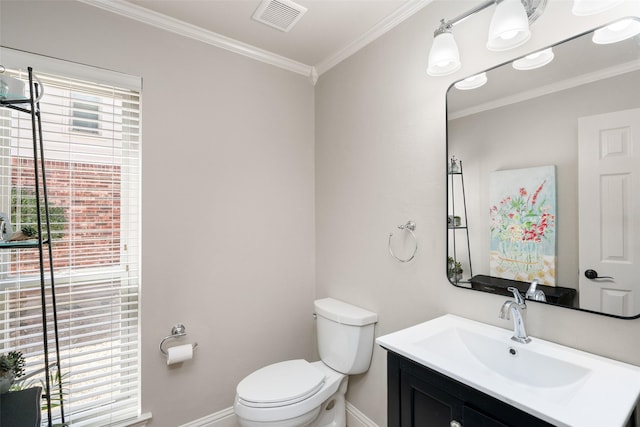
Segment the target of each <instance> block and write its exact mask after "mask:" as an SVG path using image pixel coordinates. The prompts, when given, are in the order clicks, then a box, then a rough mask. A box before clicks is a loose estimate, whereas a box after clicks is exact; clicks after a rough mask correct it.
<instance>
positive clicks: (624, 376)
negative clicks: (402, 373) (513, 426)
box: [376, 315, 640, 427]
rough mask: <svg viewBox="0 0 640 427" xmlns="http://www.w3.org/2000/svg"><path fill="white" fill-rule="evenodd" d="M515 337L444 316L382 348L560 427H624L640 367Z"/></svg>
mask: <svg viewBox="0 0 640 427" xmlns="http://www.w3.org/2000/svg"><path fill="white" fill-rule="evenodd" d="M512 332H513V331H511V330H506V329H502V328H498V327H495V326H491V325H487V324H484V323H480V322H475V321H472V320H468V319H464V318H462V317H458V316H454V315H445V316H442V317H439V318H437V319H434V320H431V321H429V322H425V323H422V324H419V325H416V326H413V327H410V328H407V329H404V330H401V331H398V332H395V333H392V334H389V335H385V336H382V337H379V338H378V339H377V340H376V342H377V343H378V344H379V345H380V346H382V347H384V348H386V349H387V350H390V351H393V352H395V353H397V354H400V355H402V356H404V357H406V358H408V359H411V360H413V361H414V362H417V363H420V364H422V365H424V366H426V367H428V368H431V369H433V370H435V371H438V372H440V373H442V374H444V375H447V376H449V377H451V378H453V379H455V380H457V381H459V382H462V383H464V384H467V385H469V386H471V387H474V388H475V389H477V390H480V391H482V392H484V393H486V394H488V395H490V396H493V397H495V398H497V399H499V400H502V401H503V402H506V403H509V404H510V405H512V406H515V407H517V408H519V409H521V410H523V411H526V412H528V413H530V414H532V415H535V416H536V417H538V418H540V419H543V420H545V421H547V422H549V423H552V424H554V425H557V426H577V427H587V426H594V427H602V426H607V427H615V426H620V427H622V426H624V425H625V424H626V421H627V420H628V418H629V417H630V415H631V413H632V412H633V410H634V408H635V405H636V402H637V400H638V397H639V396H640V368H638V367H636V366H633V365H628V364H625V363H621V362H618V361H615V360H611V359H607V358H604V357H600V356H596V355H593V354H590V353H586V352H583V351H579V350H576V349H572V348H569V347H565V346H561V345H558V344H555V343H552V342H548V341H545V340H541V339H537V338H533V340H532V341H531V342H530V343H528V344H521V343H517V342H515V341H512V340H511V339H510V338H511V336H512V335H513V333H512Z"/></svg>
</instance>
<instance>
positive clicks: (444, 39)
mask: <svg viewBox="0 0 640 427" xmlns="http://www.w3.org/2000/svg"><path fill="white" fill-rule="evenodd" d="M461 65H462V64H461V63H460V53H459V52H458V45H457V44H456V41H455V39H454V38H453V34H451V32H448V31H447V32H443V33H440V34H438V35H436V36H435V37H434V39H433V45H432V46H431V51H430V52H429V65H428V67H427V74H429V75H430V76H446V75H447V74H451V73H455V72H456V71H458V70H459V69H460V67H461Z"/></svg>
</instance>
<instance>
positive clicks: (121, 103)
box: [0, 64, 140, 426]
mask: <svg viewBox="0 0 640 427" xmlns="http://www.w3.org/2000/svg"><path fill="white" fill-rule="evenodd" d="M4 65H5V66H7V69H8V70H7V72H11V73H13V74H14V75H17V76H18V77H20V78H26V76H25V73H20V72H18V71H16V70H11V69H9V66H8V64H4ZM25 69H26V67H25ZM34 72H35V74H36V75H37V76H38V77H39V79H40V80H41V82H42V85H43V87H44V96H43V97H42V99H41V101H40V105H41V111H42V113H41V117H42V128H43V141H44V144H43V145H44V150H45V155H44V158H45V168H46V179H47V187H48V198H49V205H50V212H51V219H52V231H51V234H52V236H51V237H52V248H53V270H54V277H55V287H56V299H57V301H56V302H57V304H56V306H57V312H58V329H59V336H60V352H61V358H62V361H61V374H62V382H63V390H64V392H65V394H64V410H65V421H67V422H71V423H72V425H74V426H106V425H109V424H111V423H115V422H118V421H121V420H123V419H127V418H132V417H136V416H138V415H139V411H140V398H139V395H140V369H139V363H140V362H139V320H138V309H139V288H140V280H139V271H140V267H139V263H140V262H139V261H140V244H139V234H140V229H139V221H140V196H139V185H140V109H139V105H140V102H139V98H140V96H139V91H138V90H131V89H128V88H122V87H114V86H110V85H107V84H104V82H100V83H90V82H88V81H86V80H80V79H76V78H70V77H64V76H63V75H54V74H45V72H44V67H43V69H42V70H40V69H38V68H36V66H34ZM138 80H139V79H138ZM32 146H33V142H32V139H31V119H30V116H29V115H27V114H25V113H20V112H16V111H13V110H9V109H4V108H2V109H0V212H5V213H8V214H9V215H10V217H11V223H12V225H13V227H14V230H20V229H21V228H22V227H24V226H29V225H33V224H34V223H35V216H34V213H35V208H34V201H35V194H34V191H33V187H34V175H33V153H32ZM45 258H46V257H45ZM45 267H46V269H47V271H48V269H49V265H48V262H45ZM39 277H40V276H39V261H38V253H37V250H30V249H20V250H14V249H12V250H4V251H0V352H7V351H11V350H19V351H22V352H23V354H24V355H25V357H26V359H27V368H26V371H27V373H28V372H33V371H35V370H37V369H39V368H42V366H43V361H42V360H43V347H42V330H41V314H40V313H41V311H40V291H39V284H40V280H39ZM48 303H49V304H50V303H51V300H50V298H49V300H48ZM52 322H53V319H51V318H50V319H49V327H48V331H49V333H50V337H49V342H50V345H49V353H50V356H49V358H50V361H55V346H54V345H52V344H53V340H54V335H53V323H52ZM27 381H32V382H34V381H35V382H36V383H37V382H39V379H38V378H37V377H34V378H31V379H29V380H27ZM52 397H53V398H55V397H56V396H55V395H54V396H52ZM55 416H59V413H58V411H56V410H54V417H55ZM43 419H44V420H46V414H44V417H43Z"/></svg>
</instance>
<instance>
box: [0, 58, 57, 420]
mask: <svg viewBox="0 0 640 427" xmlns="http://www.w3.org/2000/svg"><path fill="white" fill-rule="evenodd" d="M28 77H29V80H28V85H29V88H28V97H25V98H19V99H4V98H0V106H1V107H3V108H9V109H12V110H16V111H19V112H21V113H24V114H28V115H30V117H31V131H32V138H33V168H34V171H33V172H34V182H35V184H34V190H35V200H36V211H37V212H38V215H36V218H37V230H38V236H37V238H36V239H34V240H31V241H22V242H20V241H18V242H2V243H0V250H24V249H37V250H38V255H39V267H40V298H41V300H40V301H41V308H42V339H43V349H44V369H43V370H44V373H45V384H44V385H45V388H44V392H43V396H44V398H45V399H46V402H47V419H48V425H49V427H51V426H52V425H53V414H52V407H51V406H52V405H51V390H52V384H51V377H50V372H51V368H52V367H55V368H56V369H57V371H58V373H59V375H57V382H58V384H57V386H58V393H59V396H58V398H59V406H57V407H58V408H59V410H60V420H61V422H62V423H63V424H64V423H65V414H64V401H63V398H62V397H63V396H62V375H61V374H60V369H61V364H60V343H59V333H58V313H57V309H56V292H55V279H54V273H53V249H52V245H51V242H50V241H49V239H50V238H51V220H50V215H49V199H48V196H47V179H46V170H45V160H44V146H43V142H42V120H41V114H40V103H39V101H38V100H39V94H40V93H41V91H42V88H41V87H40V85H39V83H38V82H37V81H36V79H35V77H34V74H33V69H32V68H31V67H29V68H28ZM43 207H44V209H42V208H43ZM43 231H45V232H46V235H47V239H44V238H43ZM45 256H46V257H48V258H47V260H48V262H49V277H48V278H49V284H48V285H47V274H46V271H45ZM47 291H48V295H49V297H50V298H51V315H52V319H53V327H54V336H55V356H56V360H55V361H54V362H50V360H49V339H48V338H49V334H48V326H47V323H48V322H47V318H48V314H49V313H48V311H47Z"/></svg>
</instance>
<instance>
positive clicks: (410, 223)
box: [389, 220, 418, 262]
mask: <svg viewBox="0 0 640 427" xmlns="http://www.w3.org/2000/svg"><path fill="white" fill-rule="evenodd" d="M398 229H399V230H406V231H408V232H409V233H410V234H411V237H413V241H414V243H415V247H414V248H413V253H412V254H411V256H410V257H409V258H407V259H402V258H398V257H397V256H396V254H394V253H393V249H392V248H391V238H392V237H393V233H389V253H390V254H391V256H392V257H394V258H395V259H397V260H398V261H400V262H409V261H411V260H412V259H413V258H414V257H415V256H416V252H417V251H418V239H417V238H416V235H415V233H414V230H415V229H416V223H415V222H413V221H411V220H409V221H407V223H406V224H404V225H399V226H398Z"/></svg>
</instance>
